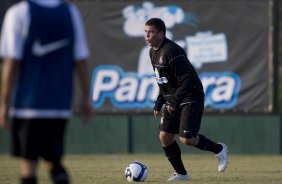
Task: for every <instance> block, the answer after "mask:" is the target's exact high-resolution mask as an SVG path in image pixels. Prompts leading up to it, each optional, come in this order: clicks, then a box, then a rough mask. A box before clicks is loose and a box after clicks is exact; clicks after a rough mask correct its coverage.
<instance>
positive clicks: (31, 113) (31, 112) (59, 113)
mask: <svg viewBox="0 0 282 184" xmlns="http://www.w3.org/2000/svg"><path fill="white" fill-rule="evenodd" d="M71 115H72V113H71V111H70V110H52V109H50V110H41V109H14V108H11V109H10V111H9V116H11V117H15V118H69V117H70V116H71Z"/></svg>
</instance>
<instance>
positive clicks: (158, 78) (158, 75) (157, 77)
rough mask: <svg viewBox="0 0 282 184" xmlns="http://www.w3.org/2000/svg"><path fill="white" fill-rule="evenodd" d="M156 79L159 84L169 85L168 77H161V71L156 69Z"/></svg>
mask: <svg viewBox="0 0 282 184" xmlns="http://www.w3.org/2000/svg"><path fill="white" fill-rule="evenodd" d="M154 73H155V79H156V81H157V83H158V84H165V83H168V80H167V78H166V77H160V74H159V71H158V69H157V68H155V71H154Z"/></svg>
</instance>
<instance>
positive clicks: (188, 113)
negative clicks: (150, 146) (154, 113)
mask: <svg viewBox="0 0 282 184" xmlns="http://www.w3.org/2000/svg"><path fill="white" fill-rule="evenodd" d="M203 112H204V101H195V102H189V103H187V104H184V105H181V106H180V108H179V109H177V110H174V111H173V112H172V113H169V112H168V111H167V109H166V107H165V108H164V109H163V113H162V117H161V122H160V131H164V132H168V133H172V134H179V136H180V137H184V138H192V137H195V136H196V135H197V134H198V133H199V130H200V126H201V119H202V115H203Z"/></svg>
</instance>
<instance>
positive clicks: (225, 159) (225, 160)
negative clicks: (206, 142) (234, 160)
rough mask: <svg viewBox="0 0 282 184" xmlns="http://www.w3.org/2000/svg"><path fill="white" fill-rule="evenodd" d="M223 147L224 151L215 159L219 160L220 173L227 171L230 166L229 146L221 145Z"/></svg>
mask: <svg viewBox="0 0 282 184" xmlns="http://www.w3.org/2000/svg"><path fill="white" fill-rule="evenodd" d="M219 144H221V145H222V150H221V151H220V152H219V153H218V154H216V155H215V157H216V158H217V160H218V168H217V169H218V171H219V172H223V171H225V169H226V168H227V164H228V157H227V152H228V149H227V146H226V145H225V144H224V143H219Z"/></svg>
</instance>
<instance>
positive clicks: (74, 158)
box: [0, 154, 282, 184]
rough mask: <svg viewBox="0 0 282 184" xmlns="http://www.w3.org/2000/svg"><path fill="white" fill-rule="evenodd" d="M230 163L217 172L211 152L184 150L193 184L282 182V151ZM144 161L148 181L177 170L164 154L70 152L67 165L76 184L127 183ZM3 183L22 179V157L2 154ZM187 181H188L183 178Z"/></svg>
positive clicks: (44, 182) (44, 181)
mask: <svg viewBox="0 0 282 184" xmlns="http://www.w3.org/2000/svg"><path fill="white" fill-rule="evenodd" d="M229 158H230V163H229V167H228V169H227V170H226V172H224V173H219V172H217V161H216V159H215V157H214V156H213V155H211V154H200V155H195V154H193V155H190V154H184V155H183V160H184V164H185V166H186V167H187V168H188V171H189V174H190V177H191V179H190V181H189V182H188V183H190V184H203V183H208V184H241V183H242V184H243V183H244V184H260V183H261V184H266V183H267V184H279V183H282V156H281V155H230V156H229ZM136 160H138V161H141V162H143V163H144V164H145V165H146V166H147V167H148V169H149V175H148V178H147V180H146V182H144V184H146V183H150V184H153V183H156V184H162V183H167V182H165V180H166V179H167V178H168V177H169V176H170V175H171V174H172V173H173V170H172V168H171V166H170V165H169V163H168V161H167V160H166V158H165V157H164V156H163V155H162V154H132V155H109V154H108V155H67V156H66V157H65V159H64V163H65V165H66V166H67V168H68V170H69V172H70V175H71V180H72V183H73V184H125V183H128V182H127V181H126V179H125V177H124V169H125V167H126V166H127V165H128V164H129V163H130V162H132V161H136ZM0 173H1V177H0V184H14V183H18V160H16V159H13V158H11V157H10V156H7V155H2V156H1V155H0ZM39 179H40V182H39V184H50V181H49V178H48V174H47V173H46V172H45V168H44V165H43V164H42V162H40V165H39ZM180 183H185V182H180Z"/></svg>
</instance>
